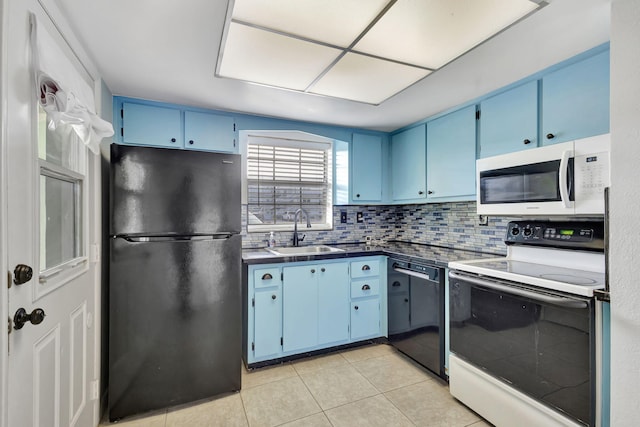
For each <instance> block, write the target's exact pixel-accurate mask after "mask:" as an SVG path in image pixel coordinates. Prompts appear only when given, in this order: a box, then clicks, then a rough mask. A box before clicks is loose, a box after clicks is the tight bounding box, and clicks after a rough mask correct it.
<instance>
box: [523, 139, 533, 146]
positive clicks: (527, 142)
mask: <svg viewBox="0 0 640 427" xmlns="http://www.w3.org/2000/svg"><path fill="white" fill-rule="evenodd" d="M522 142H523V143H524V144H525V145H527V144H531V140H530V139H525V140H524V141H522Z"/></svg>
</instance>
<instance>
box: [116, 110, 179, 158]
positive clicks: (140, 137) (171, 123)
mask: <svg viewBox="0 0 640 427" xmlns="http://www.w3.org/2000/svg"><path fill="white" fill-rule="evenodd" d="M122 141H123V142H124V143H126V144H135V145H152V146H156V147H172V148H182V147H183V139H182V121H181V117H180V110H176V109H174V108H165V107H156V106H150V105H142V104H133V103H129V102H124V103H123V104H122Z"/></svg>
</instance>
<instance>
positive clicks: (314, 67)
mask: <svg viewBox="0 0 640 427" xmlns="http://www.w3.org/2000/svg"><path fill="white" fill-rule="evenodd" d="M340 52H341V51H340V50H337V49H333V48H329V47H326V46H322V45H318V44H314V43H309V42H305V41H301V40H298V39H295V38H291V37H285V36H282V35H279V34H275V33H272V32H269V31H263V30H259V29H256V28H252V27H248V26H246V25H241V24H235V23H231V25H230V26H229V32H228V34H227V43H226V45H225V46H224V52H223V54H222V62H221V63H220V67H219V71H218V75H219V76H221V77H230V78H234V79H240V80H247V81H251V82H254V83H262V84H266V85H271V86H276V87H284V88H289V89H295V90H304V89H305V88H307V87H308V86H309V84H311V82H313V80H314V79H315V78H316V77H317V76H318V75H319V74H320V73H321V72H322V71H323V70H324V69H325V68H326V67H327V66H329V64H331V62H332V61H334V60H335V58H337V57H338V55H339V54H340Z"/></svg>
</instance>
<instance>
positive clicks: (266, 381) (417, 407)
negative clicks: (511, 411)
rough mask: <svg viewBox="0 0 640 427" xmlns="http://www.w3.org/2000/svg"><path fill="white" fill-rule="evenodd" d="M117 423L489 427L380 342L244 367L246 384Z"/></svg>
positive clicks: (137, 426) (133, 426)
mask: <svg viewBox="0 0 640 427" xmlns="http://www.w3.org/2000/svg"><path fill="white" fill-rule="evenodd" d="M101 425H103V426H108V425H111V426H118V427H182V426H189V427H214V426H224V427H235V426H238V427H240V426H250V427H262V426H264V427H271V426H287V427H325V426H327V427H331V426H333V427H343V426H344V427H356V426H367V427H376V426H380V427H391V426H442V427H445V426H446V427H467V426H473V427H487V426H490V424H488V423H487V422H485V421H484V420H482V418H480V417H479V416H478V415H477V414H476V413H474V412H473V411H471V410H469V409H468V408H467V407H465V406H464V405H462V404H461V403H459V402H458V401H456V400H455V399H454V398H453V397H451V395H450V394H449V390H448V388H447V385H446V384H445V383H444V382H442V381H441V380H440V379H438V378H437V377H435V376H434V375H432V374H431V373H430V372H428V371H426V370H425V369H423V368H422V367H420V366H419V365H417V364H415V363H414V362H413V361H411V360H410V359H409V358H407V357H405V356H404V355H402V354H401V353H399V352H398V351H396V350H395V349H394V348H393V347H391V346H388V345H384V344H373V345H369V346H366V347H360V348H357V349H352V350H346V351H343V352H340V353H332V354H328V355H324V356H318V357H314V358H309V359H302V360H298V361H294V362H290V363H285V364H281V365H276V366H272V367H266V368H260V369H256V370H253V371H251V372H248V371H246V370H244V369H243V372H242V391H241V392H240V393H236V394H233V395H229V396H226V397H223V398H219V399H215V400H211V401H208V402H206V403H200V404H198V405H191V406H185V407H182V408H179V409H170V410H168V411H165V412H164V413H159V414H155V415H152V416H148V417H144V418H136V419H131V420H123V421H120V422H119V423H117V424H109V423H104V424H101Z"/></svg>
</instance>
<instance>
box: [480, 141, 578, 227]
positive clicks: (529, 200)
mask: <svg viewBox="0 0 640 427" xmlns="http://www.w3.org/2000/svg"><path fill="white" fill-rule="evenodd" d="M573 162H574V159H573V142H569V143H563V144H557V145H553V146H548V147H542V148H536V149H534V150H527V151H526V153H525V152H517V153H509V154H505V155H502V156H495V157H488V158H485V159H479V160H478V161H477V171H478V172H477V185H478V188H477V191H478V192H477V194H478V197H477V210H478V214H483V215H547V214H552V215H557V214H560V215H570V214H573V213H574V195H573V177H574V173H573Z"/></svg>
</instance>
